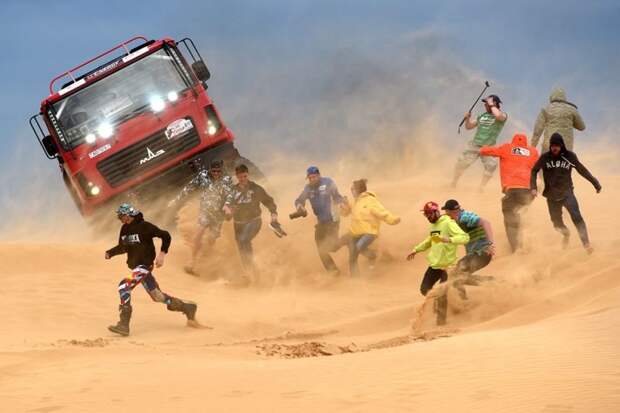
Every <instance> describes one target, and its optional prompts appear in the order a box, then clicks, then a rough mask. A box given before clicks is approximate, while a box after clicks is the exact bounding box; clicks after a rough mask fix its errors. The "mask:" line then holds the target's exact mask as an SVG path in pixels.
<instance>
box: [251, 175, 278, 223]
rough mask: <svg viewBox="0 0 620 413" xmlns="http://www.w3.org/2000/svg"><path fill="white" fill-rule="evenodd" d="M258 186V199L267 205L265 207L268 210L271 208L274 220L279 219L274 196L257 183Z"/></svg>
mask: <svg viewBox="0 0 620 413" xmlns="http://www.w3.org/2000/svg"><path fill="white" fill-rule="evenodd" d="M256 187H257V189H258V200H259V201H260V203H261V204H263V205H264V206H265V208H267V210H269V212H270V213H271V219H272V221H273V220H276V219H278V207H277V206H276V203H275V201H274V200H273V197H271V196H270V195H269V194H268V193H267V191H265V188H263V187H262V186H260V185H258V184H256Z"/></svg>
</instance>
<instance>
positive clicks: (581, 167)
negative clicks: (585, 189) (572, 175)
mask: <svg viewBox="0 0 620 413" xmlns="http://www.w3.org/2000/svg"><path fill="white" fill-rule="evenodd" d="M573 165H575V169H576V170H577V172H579V175H581V176H583V177H584V178H586V179H587V180H588V181H590V183H591V184H592V186H594V189H596V192H601V189H602V187H601V184H600V183H599V181H598V179H596V178H595V177H594V176H593V175H592V174H591V173H590V171H588V169H587V168H586V167H585V166H584V165H583V164H582V163H581V161H579V158H577V155H575V159H574V160H573Z"/></svg>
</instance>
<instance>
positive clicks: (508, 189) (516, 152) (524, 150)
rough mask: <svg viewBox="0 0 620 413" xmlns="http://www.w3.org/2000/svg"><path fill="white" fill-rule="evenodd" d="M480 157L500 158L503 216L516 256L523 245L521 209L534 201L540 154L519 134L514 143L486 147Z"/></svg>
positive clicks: (511, 246)
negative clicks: (532, 189)
mask: <svg viewBox="0 0 620 413" xmlns="http://www.w3.org/2000/svg"><path fill="white" fill-rule="evenodd" d="M480 155H482V156H495V157H497V158H499V173H500V178H501V182H502V192H503V193H504V197H503V198H502V213H503V214H504V226H505V227H506V236H507V237H508V243H509V244H510V249H511V251H512V252H513V253H514V252H515V251H516V250H517V248H519V246H520V240H519V238H520V236H519V227H520V224H521V217H520V215H519V210H520V209H521V208H523V207H524V206H527V205H529V204H530V203H531V202H532V200H533V199H534V198H533V196H532V194H531V193H530V176H531V171H532V167H533V166H534V164H535V163H536V161H537V160H538V151H537V150H536V148H534V147H532V146H529V145H528V143H527V137H526V136H525V135H523V134H520V133H518V134H516V135H514V136H513V138H512V142H511V143H505V144H503V145H500V146H483V147H482V148H480Z"/></svg>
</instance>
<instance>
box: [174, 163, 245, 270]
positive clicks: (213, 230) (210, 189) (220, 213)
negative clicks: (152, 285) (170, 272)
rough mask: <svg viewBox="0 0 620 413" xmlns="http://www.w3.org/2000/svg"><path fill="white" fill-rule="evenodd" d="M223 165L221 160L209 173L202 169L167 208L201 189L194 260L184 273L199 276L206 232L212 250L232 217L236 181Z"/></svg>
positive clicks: (210, 166)
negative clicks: (198, 263) (197, 269)
mask: <svg viewBox="0 0 620 413" xmlns="http://www.w3.org/2000/svg"><path fill="white" fill-rule="evenodd" d="M223 167H224V164H223V162H222V161H221V160H214V161H211V164H210V165H209V170H208V171H207V170H204V169H201V170H199V171H198V174H197V175H196V176H195V177H194V178H193V179H192V180H191V181H190V182H189V183H188V184H187V185H186V186H185V187H184V188H183V189H182V190H181V192H180V193H179V195H178V196H177V197H176V198H175V199H173V200H172V201H171V202H170V204H168V206H172V205H174V204H175V203H177V202H180V201H181V200H183V199H185V198H186V197H187V196H188V195H189V194H191V193H192V192H193V191H195V190H196V189H201V190H202V194H201V196H200V212H199V214H198V231H197V232H196V235H195V236H194V240H193V243H192V260H191V263H190V264H189V265H187V266H185V272H187V273H188V274H192V275H196V273H195V265H196V259H197V258H198V254H199V253H200V248H201V247H202V239H203V237H204V235H205V232H206V233H207V245H208V246H209V247H212V246H213V244H214V243H215V240H217V239H218V238H219V237H220V234H221V232H222V223H223V222H224V219H226V217H230V216H232V210H231V208H230V204H231V203H232V200H233V181H232V178H231V177H230V176H228V175H224V170H223Z"/></svg>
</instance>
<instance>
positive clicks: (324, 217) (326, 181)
mask: <svg viewBox="0 0 620 413" xmlns="http://www.w3.org/2000/svg"><path fill="white" fill-rule="evenodd" d="M306 176H307V178H308V184H306V186H305V187H304V190H303V191H302V192H301V194H300V195H299V197H297V199H296V200H295V208H296V209H297V211H298V212H299V213H300V214H302V215H303V214H307V212H306V207H305V205H306V201H310V205H312V212H314V215H316V218H317V223H316V226H315V227H314V240H315V242H316V246H317V249H318V252H319V257H320V258H321V262H322V263H323V267H325V269H326V270H327V271H328V272H330V273H333V274H340V270H339V269H338V267H336V263H335V262H334V260H333V258H332V257H331V256H330V255H329V253H330V252H334V251H335V250H336V249H337V248H338V246H339V239H338V232H339V230H340V220H339V217H338V213H337V210H336V208H334V206H335V205H342V204H343V203H344V202H346V200H345V199H344V198H343V196H342V195H340V192H338V188H337V187H336V184H335V183H334V181H333V180H332V179H331V178H327V177H324V176H321V172H320V171H319V168H317V167H316V166H310V167H309V168H308V169H307V171H306ZM303 216H305V215H303Z"/></svg>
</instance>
